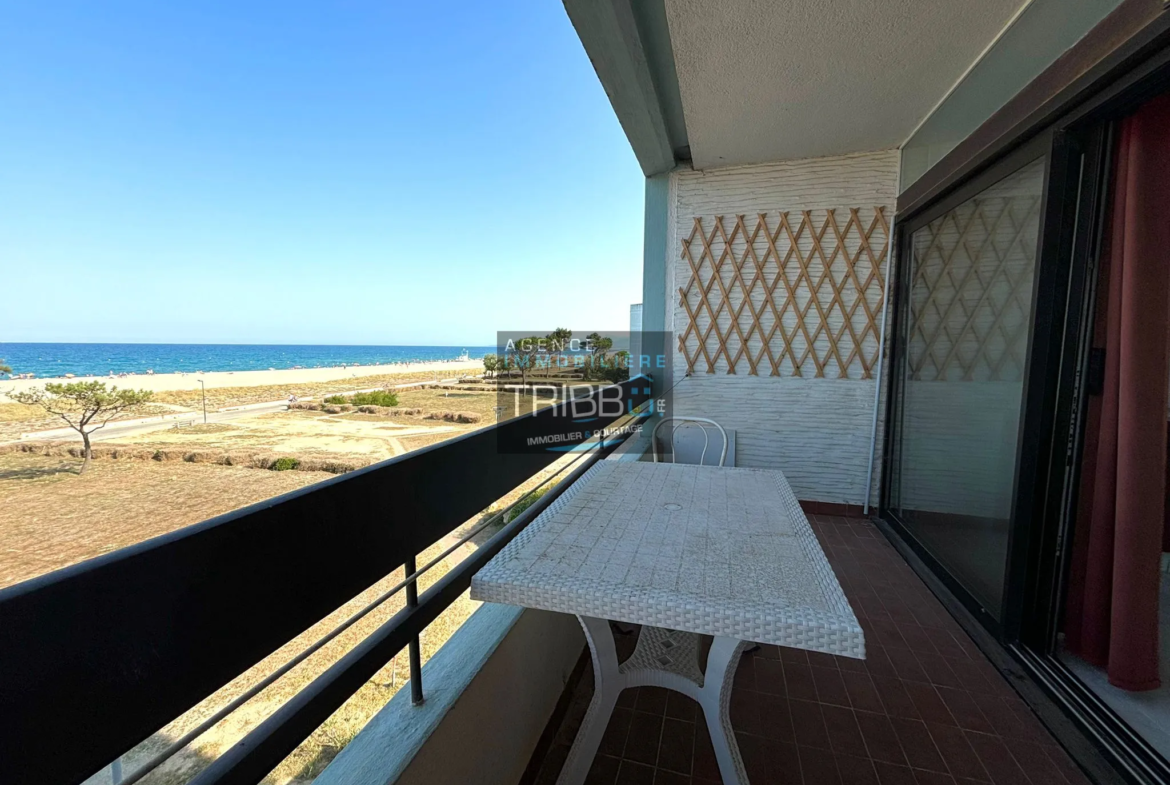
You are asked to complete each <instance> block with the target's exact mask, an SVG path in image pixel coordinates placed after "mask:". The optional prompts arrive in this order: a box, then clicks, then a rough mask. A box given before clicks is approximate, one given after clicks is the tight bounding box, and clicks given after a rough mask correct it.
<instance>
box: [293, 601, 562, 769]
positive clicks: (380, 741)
mask: <svg viewBox="0 0 1170 785" xmlns="http://www.w3.org/2000/svg"><path fill="white" fill-rule="evenodd" d="M584 646H585V638H584V636H583V634H582V633H581V627H580V625H579V624H578V623H577V620H576V618H574V617H573V616H569V615H565V614H559V613H549V612H547V611H535V610H525V609H523V608H516V607H513V606H510V605H496V604H493V603H485V604H484V605H483V606H482V607H480V608H479V610H477V611H476V612H475V613H473V614H472V615H471V618H469V619H468V620H467V621H466V622H464V624H463V626H462V627H460V628H459V630H457V631H456V633H455V634H454V635H452V636H451V639H450V640H448V641H447V643H445V644H444V645H443V647H442V648H441V649H439V651H438V652H436V653H435V655H434V656H433V657H431V659H430V660H429V661H428V662H427V663H426V665H424V666H423V692H424V694H425V696H426V702H425V703H423V705H422V706H411V705H410V687H409V686H408V685H406V684H404V685H403V686H402V688H401V689H399V690H398V692H397V693H396V694H395V695H394V697H393V698H391V699H390V702H389V703H387V704H386V706H385V708H383V709H382V710H381V711H380V712H378V714H376V715H375V716H374V718H373V719H371V720H370V722H369V723H368V724H367V725H366V727H365V728H363V729H362V731H361V732H360V733H358V735H357V736H356V737H355V738H354V740H353V741H351V742H350V743H349V745H348V746H346V748H345V749H344V750H342V751H341V753H340V754H339V755H338V756H337V758H335V759H334V760H333V762H332V763H330V764H329V766H328V767H326V769H325V770H324V771H323V772H322V773H321V774H320V776H318V777H317V779H316V781H315V782H316V785H390V783H399V784H400V785H415V784H416V783H417V785H447V783H450V784H451V785H514V784H515V783H516V782H517V781H519V779H520V777H521V775H522V774H523V773H524V768H525V767H526V766H527V765H528V760H529V758H530V757H531V756H532V751H533V750H534V749H535V747H536V743H537V741H538V740H539V738H540V735H541V733H542V732H543V731H544V727H545V725H546V724H547V722H548V719H549V717H550V716H551V714H552V711H553V708H554V707H555V706H556V703H557V700H558V699H559V698H560V695H561V692H562V691H563V690H564V687H565V684H566V682H567V681H568V678H569V674H570V673H571V672H572V670H573V666H574V665H575V664H576V662H577V659H578V658H579V657H580V656H581V652H582V650H583V648H584Z"/></svg>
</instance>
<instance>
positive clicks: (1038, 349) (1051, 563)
mask: <svg viewBox="0 0 1170 785" xmlns="http://www.w3.org/2000/svg"><path fill="white" fill-rule="evenodd" d="M1168 90H1170V45H1164V46H1163V47H1162V48H1161V49H1160V50H1159V51H1157V52H1155V53H1154V54H1152V55H1151V56H1150V57H1149V58H1148V59H1145V60H1143V61H1142V62H1140V63H1137V64H1135V65H1133V66H1132V67H1131V68H1130V69H1129V70H1127V71H1126V72H1124V73H1122V74H1112V75H1110V77H1109V78H1108V79H1107V80H1105V83H1103V84H1099V85H1097V86H1096V92H1095V94H1094V95H1093V96H1092V97H1091V98H1089V99H1086V100H1078V102H1077V103H1076V104H1075V105H1070V106H1068V107H1066V111H1065V112H1064V114H1062V115H1060V116H1059V117H1058V118H1057V119H1056V120H1055V121H1054V122H1052V123H1051V124H1049V125H1048V126H1047V127H1046V128H1044V129H1043V130H1041V131H1039V132H1037V133H1035V134H1033V135H1030V136H1028V137H1027V138H1021V139H1017V140H1014V141H1013V142H1012V143H1009V144H1006V145H1005V146H1004V147H1003V148H1001V154H1000V155H999V156H998V157H996V158H992V159H989V160H988V161H987V162H985V163H984V165H983V167H982V168H981V169H979V170H978V171H977V172H976V173H974V174H972V175H971V176H969V177H967V178H966V179H965V180H963V181H962V182H960V183H958V184H957V185H955V186H954V187H953V188H950V189H949V190H948V191H946V192H945V193H943V194H941V195H939V196H938V197H937V198H934V199H931V200H930V201H929V202H926V203H922V204H921V206H917V205H916V206H915V207H914V208H912V210H911V211H908V212H907V213H906V214H905V215H901V214H899V215H898V216H897V224H898V226H897V229H896V232H895V243H896V246H895V256H894V260H895V269H894V271H893V272H892V274H893V275H894V276H895V277H894V280H893V281H892V286H891V299H892V303H893V311H892V319H893V322H892V327H891V329H890V331H889V341H890V350H889V357H890V372H889V379H888V382H887V388H886V392H887V397H886V411H885V416H886V420H885V422H886V428H885V434H884V439H883V452H882V456H883V461H884V464H883V468H884V470H883V473H882V474H883V477H882V487H881V497H880V498H881V502H880V506H879V515H880V517H881V518H882V519H884V521H885V522H886V523H888V524H889V526H890V528H891V529H892V530H893V531H894V533H896V534H897V535H898V536H899V538H900V539H901V540H903V541H904V542H905V543H906V544H907V545H908V546H909V547H910V548H911V549H912V550H913V551H914V552H915V553H916V554H917V555H918V556H919V557H920V558H921V559H922V561H923V562H924V563H925V564H926V566H927V568H928V569H929V570H930V571H931V572H932V573H933V574H934V575H935V576H937V577H938V578H939V579H940V581H941V582H942V583H943V585H944V586H945V587H946V588H947V589H948V590H949V591H950V592H951V593H952V595H953V596H954V597H955V598H956V599H957V600H958V601H959V602H960V603H961V604H962V605H963V606H964V607H965V608H966V609H967V610H968V611H970V612H971V613H972V615H973V616H974V618H975V619H977V620H978V621H979V622H980V623H981V624H982V625H983V626H984V627H985V628H986V629H988V631H989V632H991V633H992V634H993V635H994V636H995V638H996V639H997V640H998V641H999V643H1000V645H1002V646H1003V648H1004V650H1005V651H1006V652H1008V653H1009V654H1011V655H1012V656H1013V657H1014V658H1015V660H1016V661H1017V662H1018V663H1019V664H1020V665H1021V666H1022V667H1023V669H1024V671H1025V672H1026V673H1027V674H1028V675H1029V676H1030V677H1031V678H1032V679H1033V680H1034V681H1035V682H1036V683H1037V684H1038V685H1040V687H1041V688H1042V689H1043V690H1044V692H1045V693H1046V695H1047V696H1048V698H1049V699H1050V700H1051V701H1052V702H1054V703H1055V704H1057V705H1058V706H1060V708H1061V709H1062V710H1063V711H1064V712H1065V715H1066V716H1067V717H1068V718H1069V719H1070V720H1071V721H1072V723H1073V725H1074V726H1075V728H1076V731H1077V732H1079V734H1080V738H1087V739H1088V740H1089V741H1090V742H1091V743H1092V744H1093V745H1094V746H1095V747H1096V748H1097V750H1099V751H1100V752H1101V753H1103V754H1105V755H1106V757H1107V758H1108V759H1109V760H1110V762H1111V763H1112V764H1113V765H1114V766H1115V767H1116V770H1117V772H1118V773H1119V775H1120V776H1122V777H1124V778H1125V779H1126V780H1127V781H1129V782H1133V783H1157V782H1170V763H1168V762H1167V761H1166V760H1165V759H1164V758H1162V757H1161V756H1160V755H1159V754H1158V753H1157V752H1156V751H1154V750H1153V748H1152V747H1150V745H1149V744H1148V743H1147V742H1146V741H1145V740H1144V739H1143V738H1141V737H1140V736H1139V735H1137V734H1136V732H1134V731H1133V730H1132V729H1131V728H1130V727H1129V726H1128V725H1127V724H1126V723H1125V722H1124V721H1123V720H1122V719H1121V718H1120V717H1119V716H1118V715H1117V714H1116V713H1115V712H1113V710H1112V709H1111V708H1109V707H1108V706H1107V705H1106V704H1105V703H1104V702H1103V701H1101V700H1100V699H1099V698H1097V697H1096V695H1095V694H1093V693H1092V692H1091V691H1090V690H1089V689H1088V688H1087V687H1086V686H1085V685H1084V684H1083V683H1082V682H1081V681H1080V680H1079V679H1078V678H1077V677H1076V676H1075V675H1074V674H1073V673H1072V672H1071V671H1070V670H1069V669H1068V668H1067V666H1065V665H1064V664H1063V663H1061V662H1060V661H1059V660H1058V659H1057V658H1056V656H1055V644H1056V631H1057V627H1058V624H1059V614H1060V609H1061V608H1062V607H1063V602H1064V577H1065V575H1066V571H1067V568H1068V560H1069V557H1070V554H1071V548H1070V547H1069V546H1070V544H1071V537H1070V535H1071V511H1072V509H1073V506H1072V505H1073V503H1074V502H1075V496H1076V488H1077V487H1078V482H1079V473H1080V445H1081V444H1082V442H1083V438H1084V418H1083V412H1082V408H1083V402H1084V398H1085V396H1084V395H1083V394H1082V390H1083V384H1084V379H1085V375H1086V369H1087V362H1088V347H1089V345H1090V343H1091V338H1090V336H1089V335H1088V332H1089V330H1091V326H1092V322H1093V318H1092V317H1093V308H1094V307H1095V295H1096V273H1097V269H1098V264H1097V263H1098V260H1099V254H1100V242H1101V238H1102V235H1103V222H1104V221H1105V220H1106V210H1107V204H1108V193H1107V183H1108V179H1109V167H1110V159H1111V150H1112V138H1113V131H1112V129H1113V125H1114V123H1115V121H1116V120H1117V119H1118V118H1120V117H1122V116H1124V115H1126V114H1128V113H1129V112H1131V111H1132V110H1133V109H1135V108H1136V107H1137V106H1138V105H1140V104H1141V103H1143V102H1145V101H1146V100H1148V99H1149V98H1151V97H1153V96H1155V95H1158V94H1161V93H1164V92H1167V91H1168ZM1038 155H1046V156H1047V161H1046V167H1045V169H1046V171H1045V186H1044V191H1043V196H1042V199H1043V202H1042V206H1041V226H1040V229H1039V237H1040V241H1039V249H1038V255H1037V270H1036V278H1035V281H1036V283H1035V285H1034V288H1033V308H1032V313H1033V324H1032V325H1031V327H1030V330H1029V338H1028V355H1027V360H1026V363H1025V367H1026V369H1027V371H1026V374H1025V379H1024V392H1023V401H1022V406H1021V422H1020V434H1019V438H1018V442H1017V455H1016V473H1015V481H1014V487H1013V504H1012V514H1011V521H1010V524H1009V540H1008V556H1007V559H1008V562H1007V565H1006V569H1005V585H1004V593H1003V602H1002V604H1001V607H1000V609H999V619H996V618H995V617H994V616H993V614H991V613H989V612H988V611H987V610H986V609H984V608H983V607H982V606H981V605H980V603H979V602H978V601H976V600H975V599H974V598H973V597H972V596H971V594H970V593H969V592H968V591H967V590H966V589H965V588H964V587H963V586H962V585H960V584H959V583H958V581H956V580H955V579H954V578H953V577H952V576H951V575H950V574H949V573H948V572H947V571H946V569H945V568H944V567H943V566H942V565H941V564H940V563H939V562H938V561H937V560H935V559H934V557H933V556H932V555H931V554H930V553H929V552H928V551H927V549H926V548H925V547H924V546H923V545H922V544H921V543H920V542H918V540H917V539H916V538H915V537H914V536H913V533H912V532H911V531H910V530H909V529H908V528H907V527H906V526H905V525H904V524H903V523H902V521H901V520H900V519H899V518H898V516H897V515H896V514H894V513H893V512H892V510H891V509H890V507H889V496H890V487H889V485H890V482H891V480H892V479H893V477H894V476H895V475H896V473H897V472H896V469H894V464H893V460H892V459H893V457H894V454H895V449H896V447H895V444H894V442H895V428H894V427H893V425H894V424H895V423H896V422H897V421H898V414H899V412H898V406H899V403H900V401H899V397H900V395H899V393H900V389H899V388H900V385H901V382H902V378H901V374H900V372H899V365H900V364H901V362H902V361H903V360H904V357H903V356H902V352H903V351H904V347H903V346H901V345H900V344H901V343H902V341H901V340H900V337H901V336H900V335H899V332H900V326H901V324H900V322H901V320H902V319H903V318H904V316H905V302H906V296H907V291H906V290H907V287H908V286H909V283H910V281H909V279H908V276H907V275H906V271H907V270H908V266H909V248H910V245H909V237H910V235H911V234H912V233H913V232H914V231H916V230H917V229H919V228H921V226H922V225H924V224H925V223H928V222H929V221H930V220H933V219H934V218H936V217H938V215H941V214H942V213H944V212H946V211H948V210H950V209H953V208H954V207H955V206H957V205H959V204H961V203H962V202H964V201H966V200H967V199H968V198H970V197H971V196H973V195H975V194H977V193H978V192H980V191H982V190H983V189H985V188H987V187H988V186H990V185H991V184H993V183H994V182H996V181H998V180H1000V179H1002V178H1003V177H1005V176H1007V175H1009V174H1010V173H1011V172H1013V171H1015V170H1017V169H1018V168H1020V167H1021V166H1023V165H1025V164H1026V163H1027V162H1028V161H1030V160H1034V158H1035V157H1037V156H1038ZM1025 491H1027V492H1025ZM1053 730H1054V732H1056V730H1057V729H1056V728H1053ZM1057 735H1058V738H1059V737H1060V736H1061V734H1060V733H1059V732H1058V733H1057ZM1064 741H1065V744H1066V746H1069V747H1070V748H1071V747H1072V746H1073V745H1074V744H1076V743H1078V741H1077V740H1076V739H1073V738H1070V737H1068V736H1067V732H1066V733H1065V738H1064ZM1080 743H1083V742H1080Z"/></svg>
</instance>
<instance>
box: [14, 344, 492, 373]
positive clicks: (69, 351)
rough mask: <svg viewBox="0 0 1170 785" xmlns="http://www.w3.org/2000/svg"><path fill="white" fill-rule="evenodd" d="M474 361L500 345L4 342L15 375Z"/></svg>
mask: <svg viewBox="0 0 1170 785" xmlns="http://www.w3.org/2000/svg"><path fill="white" fill-rule="evenodd" d="M464 350H466V351H467V353H468V354H469V355H470V356H471V358H472V359H478V358H481V357H483V356H484V355H485V354H489V353H492V352H495V351H496V347H495V346H347V345H325V344H304V345H292V344H182V343H180V344H164V343H0V359H3V360H4V363H5V364H6V365H8V366H10V367H11V368H12V372H13V373H14V374H22V373H33V374H36V375H37V376H38V377H41V378H45V377H53V376H64V375H65V374H73V375H74V376H108V375H109V374H111V373H113V374H121V373H137V374H141V373H146V372H147V371H153V372H154V373H180V372H182V373H194V372H195V371H205V372H213V371H266V370H268V369H270V368H274V369H276V370H284V369H288V368H296V367H301V368H329V367H334V366H338V365H380V364H385V363H402V362H436V361H439V360H454V359H457V358H458V357H459V356H460V355H461V354H463V352H464Z"/></svg>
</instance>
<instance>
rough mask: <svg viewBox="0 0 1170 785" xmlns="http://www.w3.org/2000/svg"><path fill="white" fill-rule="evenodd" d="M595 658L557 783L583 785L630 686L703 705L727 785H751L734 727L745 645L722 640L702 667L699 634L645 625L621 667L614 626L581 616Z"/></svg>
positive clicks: (712, 742) (738, 641) (746, 644)
mask: <svg viewBox="0 0 1170 785" xmlns="http://www.w3.org/2000/svg"><path fill="white" fill-rule="evenodd" d="M577 619H578V620H579V621H580V622H581V626H582V627H583V628H584V629H585V639H586V640H587V641H588V642H589V652H590V654H591V655H592V658H593V683H594V687H593V700H591V701H590V702H589V709H588V710H587V711H586V712H585V719H584V721H583V722H582V723H581V730H580V731H578V732H577V738H576V739H575V740H574V741H573V747H572V749H570V750H569V757H568V758H567V759H566V760H565V765H564V767H563V768H562V769H561V774H560V777H559V778H558V779H557V785H581V783H583V782H584V781H585V777H586V776H587V775H588V774H589V768H590V766H592V765H593V759H594V757H595V756H596V755H597V748H598V747H599V746H600V745H601V737H602V735H603V734H604V733H605V728H606V726H607V725H608V724H609V718H610V715H612V714H613V708H614V705H615V704H616V703H617V699H618V694H619V693H621V691H622V690H624V689H627V688H629V687H644V686H650V687H665V688H666V689H669V690H674V691H676V692H681V693H682V694H683V695H687V696H689V697H691V698H694V699H695V700H696V701H698V703H699V706H701V707H702V709H703V716H704V717H705V718H706V719H707V730H708V731H709V732H710V734H711V744H712V746H713V747H714V748H715V759H716V761H718V763H719V773H720V775H722V777H723V782H724V783H725V785H747V782H748V779H747V773H746V772H745V771H744V767H743V759H742V758H741V757H740V755H739V745H738V744H736V741H735V733H734V732H733V731H732V729H731V711H730V709H731V683H732V681H733V680H734V679H735V669H736V667H737V666H738V665H739V658H740V655H741V654H742V653H743V650H744V649H745V648H746V647H747V646H748V645H749V644H748V643H747V642H745V641H740V640H736V639H735V638H727V637H723V636H716V637H715V639H714V641H713V642H712V644H711V650H710V652H708V654H707V669H706V671H705V672H704V671H702V670H700V668H699V636H698V635H696V634H695V633H692V632H678V631H676V630H667V629H663V628H661V627H649V626H643V627H642V631H641V634H640V635H639V637H638V645H637V647H636V648H635V650H634V653H633V654H632V655H631V656H630V658H629V659H628V660H626V661H625V662H623V663H621V664H620V665H619V664H618V660H617V651H616V650H615V648H614V643H613V634H612V633H611V632H610V629H609V622H608V621H606V620H605V619H598V618H594V617H592V616H578V617H577Z"/></svg>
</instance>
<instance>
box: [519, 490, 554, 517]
mask: <svg viewBox="0 0 1170 785" xmlns="http://www.w3.org/2000/svg"><path fill="white" fill-rule="evenodd" d="M550 487H552V486H546V487H544V488H541V489H540V490H539V491H537V492H536V493H530V494H528V495H527V496H525V497H524V498H523V499H521V500H520V503H519V504H517V505H516V506H515V507H513V508H512V511H511V512H509V513H508V522H509V523H511V522H512V521H514V520H516V518H517V517H519V515H520V513H522V512H524V511H525V510H527V509H528V508H529V507H531V506H532V505H534V504H536V500H537V499H539V498H540V497H541V496H544V495H545V494H546V493H548V490H549V488H550Z"/></svg>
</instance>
